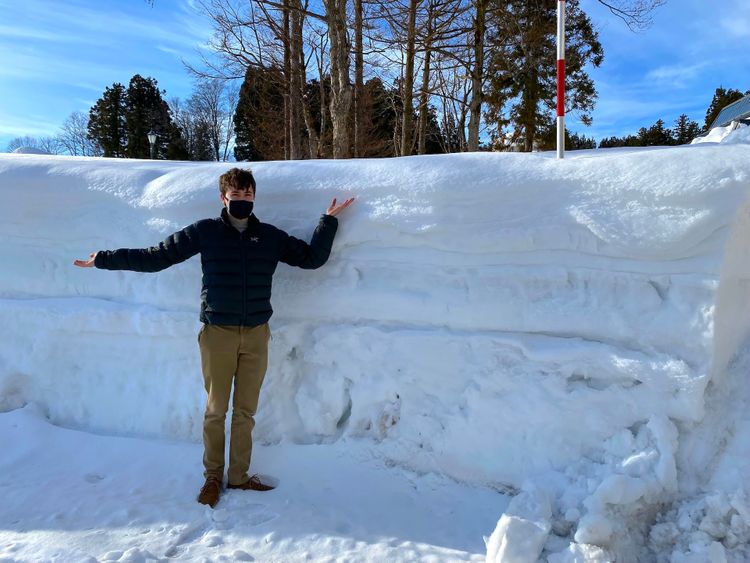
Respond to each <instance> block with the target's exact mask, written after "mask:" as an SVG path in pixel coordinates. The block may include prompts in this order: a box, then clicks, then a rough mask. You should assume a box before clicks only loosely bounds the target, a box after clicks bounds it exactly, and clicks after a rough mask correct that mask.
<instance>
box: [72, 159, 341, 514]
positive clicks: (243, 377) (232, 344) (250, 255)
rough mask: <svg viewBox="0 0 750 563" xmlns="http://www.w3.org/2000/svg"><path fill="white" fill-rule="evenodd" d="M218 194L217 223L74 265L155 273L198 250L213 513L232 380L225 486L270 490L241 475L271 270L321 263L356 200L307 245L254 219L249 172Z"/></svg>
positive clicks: (335, 208) (238, 173) (260, 372)
mask: <svg viewBox="0 0 750 563" xmlns="http://www.w3.org/2000/svg"><path fill="white" fill-rule="evenodd" d="M219 192H220V198H221V201H222V203H223V204H224V209H222V211H221V216H220V217H217V218H215V219H203V220H201V221H198V222H196V223H193V224H192V225H190V226H188V227H185V228H184V229H182V230H180V231H177V232H176V233H174V234H173V235H171V236H169V237H168V238H167V239H166V240H165V241H164V242H162V243H161V244H159V245H158V246H154V247H151V248H143V249H129V248H121V249H119V250H114V251H109V250H102V251H99V252H95V253H93V254H91V255H90V256H89V259H88V260H76V261H75V262H74V264H75V265H76V266H80V267H84V268H90V267H94V266H95V267H97V268H103V269H106V270H133V271H137V272H158V271H159V270H163V269H165V268H168V267H169V266H172V265H174V264H178V263H180V262H183V261H185V260H187V259H188V258H190V257H191V256H194V255H195V254H198V253H200V255H201V266H202V269H203V288H202V291H201V314H200V320H201V322H202V323H203V327H202V328H201V331H200V333H199V335H198V343H199V346H200V352H201V366H202V370H203V378H204V382H205V387H206V392H207V393H208V402H207V405H206V413H205V417H204V422H203V445H204V455H203V465H204V468H205V470H204V477H205V479H206V481H205V484H204V485H203V487H202V488H201V491H200V494H199V495H198V502H200V503H202V504H207V505H209V506H211V507H212V508H213V507H214V506H215V505H216V503H217V502H218V501H219V496H220V494H221V488H222V482H223V479H224V421H225V419H226V414H227V410H228V408H229V396H230V393H231V391H232V384H233V383H234V400H233V404H232V425H231V435H230V442H229V471H228V484H227V486H228V488H230V489H243V490H255V491H267V490H270V489H272V488H273V487H272V486H270V485H268V484H266V483H262V482H261V481H260V479H259V478H258V476H257V475H252V476H250V475H249V474H248V469H249V467H250V456H251V454H252V436H251V434H252V430H253V427H254V426H255V420H254V418H253V417H254V415H255V411H256V409H257V407H258V396H259V395H260V388H261V385H262V383H263V379H264V377H265V373H266V367H267V363H268V340H269V338H270V336H271V332H270V330H269V328H268V320H269V319H270V318H271V314H272V313H273V311H272V309H271V282H272V278H273V274H274V272H275V270H276V266H277V265H278V263H279V262H284V263H286V264H289V265H291V266H298V267H300V268H305V269H315V268H319V267H320V266H322V265H323V264H325V263H326V261H327V260H328V256H329V255H330V253H331V246H332V244H333V239H334V236H335V235H336V229H337V226H338V220H337V219H336V215H338V214H339V213H341V212H342V211H343V210H344V209H346V208H347V207H349V206H350V205H351V204H352V202H353V201H354V198H349V199H347V200H346V201H345V202H344V203H342V204H339V205H336V199H335V198H334V200H333V202H332V203H331V205H330V207H329V208H328V210H327V211H326V213H325V214H324V215H323V216H322V217H321V219H320V222H319V223H318V226H317V228H316V229H315V232H314V233H313V236H312V240H311V241H310V244H307V243H306V242H304V241H302V240H300V239H297V238H295V237H293V236H290V235H288V234H287V233H285V232H284V231H282V230H280V229H277V228H276V227H274V226H273V225H269V224H267V223H261V222H260V221H259V220H258V219H257V218H256V216H255V215H254V214H253V203H254V201H255V179H254V178H253V175H252V172H250V171H249V170H243V169H240V168H232V169H231V170H229V171H228V172H226V173H225V174H223V175H222V176H221V177H220V178H219Z"/></svg>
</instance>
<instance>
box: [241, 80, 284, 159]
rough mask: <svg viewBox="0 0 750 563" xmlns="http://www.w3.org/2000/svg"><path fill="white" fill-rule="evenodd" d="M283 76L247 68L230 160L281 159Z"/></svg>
mask: <svg viewBox="0 0 750 563" xmlns="http://www.w3.org/2000/svg"><path fill="white" fill-rule="evenodd" d="M283 83H284V80H283V72H282V70H281V69H278V68H274V67H271V68H260V67H252V66H250V67H248V68H247V71H246V72H245V80H244V82H243V83H242V86H241V87H240V99H239V103H238V104H237V111H236V113H235V114H234V130H235V135H236V140H235V147H234V157H235V158H236V159H237V160H238V161H240V160H282V159H283V158H284V119H283V116H284V91H283V87H282V85H283Z"/></svg>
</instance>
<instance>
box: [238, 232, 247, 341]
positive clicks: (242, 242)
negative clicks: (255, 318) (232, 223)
mask: <svg viewBox="0 0 750 563" xmlns="http://www.w3.org/2000/svg"><path fill="white" fill-rule="evenodd" d="M246 232H247V230H245V231H243V232H242V233H240V256H241V257H242V320H241V321H240V324H241V325H242V326H245V315H247V295H246V292H247V256H246V253H245V233H246Z"/></svg>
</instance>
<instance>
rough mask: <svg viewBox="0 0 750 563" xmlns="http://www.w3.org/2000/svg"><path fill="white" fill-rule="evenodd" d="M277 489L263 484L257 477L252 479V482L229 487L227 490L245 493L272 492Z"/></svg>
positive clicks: (254, 476)
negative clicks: (239, 490)
mask: <svg viewBox="0 0 750 563" xmlns="http://www.w3.org/2000/svg"><path fill="white" fill-rule="evenodd" d="M275 488H276V487H274V486H273V485H267V484H265V483H261V481H260V479H259V478H258V476H257V475H253V476H252V477H250V480H249V481H247V482H245V483H242V484H241V485H231V484H229V485H227V489H242V490H243V491H272V490H274V489H275Z"/></svg>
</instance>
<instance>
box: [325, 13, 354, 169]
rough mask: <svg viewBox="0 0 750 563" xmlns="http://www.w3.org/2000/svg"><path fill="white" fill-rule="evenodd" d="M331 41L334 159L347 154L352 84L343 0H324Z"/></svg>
mask: <svg viewBox="0 0 750 563" xmlns="http://www.w3.org/2000/svg"><path fill="white" fill-rule="evenodd" d="M323 4H324V5H325V8H326V19H327V21H328V35H329V38H330V41H331V53H330V59H331V121H332V122H333V158H348V157H349V111H350V109H351V105H352V86H351V83H350V82H349V55H350V53H351V44H350V42H349V37H348V35H347V23H346V0H323Z"/></svg>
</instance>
